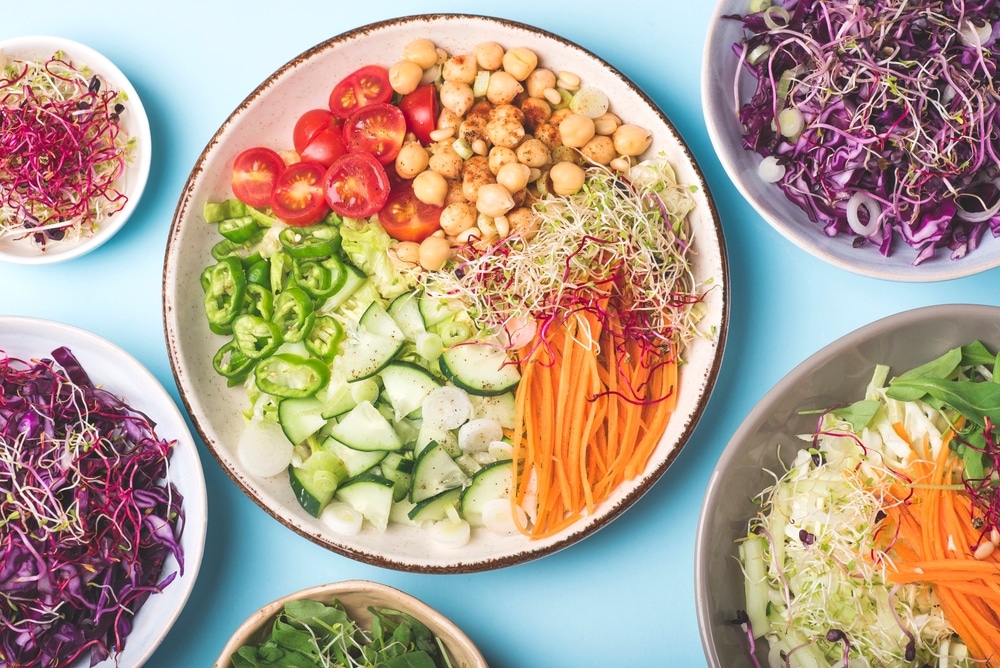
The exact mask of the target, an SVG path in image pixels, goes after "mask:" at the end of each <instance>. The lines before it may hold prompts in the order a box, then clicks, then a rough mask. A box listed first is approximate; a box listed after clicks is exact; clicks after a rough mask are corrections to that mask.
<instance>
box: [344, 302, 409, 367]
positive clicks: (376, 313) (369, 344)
mask: <svg viewBox="0 0 1000 668" xmlns="http://www.w3.org/2000/svg"><path fill="white" fill-rule="evenodd" d="M404 343H405V337H404V336H403V332H402V330H401V329H399V326H398V325H396V322H395V321H394V320H393V319H392V317H391V316H390V315H389V314H388V313H387V312H386V310H385V307H383V306H382V305H381V304H380V303H378V302H372V303H371V304H369V305H368V308H367V309H365V312H364V314H363V315H362V316H361V320H359V321H358V327H357V329H356V331H354V332H353V333H352V335H351V337H350V338H348V339H347V341H345V342H344V350H343V353H342V354H341V356H340V357H338V358H337V363H338V364H339V365H340V368H341V369H342V370H343V372H344V374H345V375H346V377H347V379H348V380H361V379H363V378H369V377H371V376H374V375H375V374H377V373H378V372H379V371H381V370H382V369H384V368H385V366H386V365H387V364H389V362H391V361H392V360H393V358H394V357H395V356H396V355H397V354H398V353H399V351H400V349H402V347H403V344H404Z"/></svg>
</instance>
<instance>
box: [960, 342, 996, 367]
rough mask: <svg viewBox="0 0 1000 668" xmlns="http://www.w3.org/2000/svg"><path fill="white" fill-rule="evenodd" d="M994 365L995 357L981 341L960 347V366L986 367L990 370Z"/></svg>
mask: <svg viewBox="0 0 1000 668" xmlns="http://www.w3.org/2000/svg"><path fill="white" fill-rule="evenodd" d="M996 364H997V356H996V355H994V354H993V353H991V352H990V351H989V349H988V348H987V347H986V345H985V344H984V343H983V342H982V341H973V342H972V343H969V344H966V345H964V346H962V363H961V366H963V367H970V366H986V367H990V368H991V369H992V368H994V367H995V366H996Z"/></svg>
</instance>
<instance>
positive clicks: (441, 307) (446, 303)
mask: <svg viewBox="0 0 1000 668" xmlns="http://www.w3.org/2000/svg"><path fill="white" fill-rule="evenodd" d="M417 307H418V308H419V310H420V316H421V317H422V318H423V320H424V327H433V326H434V325H436V324H438V323H439V322H444V321H445V320H447V319H448V318H450V317H451V316H453V315H455V314H456V313H458V312H459V311H462V310H463V307H462V303H461V302H460V301H458V300H456V299H449V298H448V297H431V296H429V295H428V294H427V293H426V292H424V293H421V295H420V297H419V298H418V299H417Z"/></svg>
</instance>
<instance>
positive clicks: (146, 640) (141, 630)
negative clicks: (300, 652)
mask: <svg viewBox="0 0 1000 668" xmlns="http://www.w3.org/2000/svg"><path fill="white" fill-rule="evenodd" d="M61 346H66V347H68V348H69V349H70V350H71V351H72V352H73V354H74V356H76V358H77V360H79V362H80V365H81V366H82V367H83V369H84V371H86V372H87V375H88V376H90V379H91V380H92V381H93V382H94V383H95V384H97V385H99V386H101V387H102V388H103V389H105V390H107V391H109V392H112V393H113V394H115V395H117V396H119V397H121V398H123V399H124V400H125V401H126V403H128V404H129V405H130V406H131V407H132V408H134V409H135V410H137V411H141V412H142V413H144V414H145V415H147V416H148V417H149V418H150V419H151V420H152V421H153V422H154V423H155V424H156V434H157V436H159V437H160V438H164V439H168V440H170V439H176V443H175V445H174V450H173V454H172V455H171V458H170V469H169V476H170V480H171V481H172V482H173V483H174V484H175V485H176V486H177V490H178V491H179V492H180V493H181V494H182V495H183V497H184V502H183V509H184V531H183V534H182V535H181V541H180V544H181V549H182V550H183V558H184V563H183V567H181V565H180V564H178V562H177V560H176V559H175V558H174V557H172V556H171V557H169V558H168V559H167V560H166V562H165V563H164V565H163V574H164V576H166V574H168V573H176V574H177V575H176V578H175V579H174V580H173V581H172V582H171V583H170V584H169V585H167V586H166V587H164V588H163V590H162V591H161V592H159V593H154V594H152V595H151V596H150V597H149V598H148V599H147V600H146V603H145V604H144V605H143V606H142V608H140V609H139V612H138V613H137V614H136V615H135V619H134V620H133V627H132V631H131V632H130V633H129V635H128V636H127V638H126V641H125V647H124V649H123V650H122V652H121V653H120V654H119V655H118V656H117V657H114V656H113V657H111V658H108V659H106V660H104V661H102V662H100V663H98V664H96V665H95V666H93V668H119V667H121V668H124V666H135V667H136V668H138V667H139V666H142V665H143V664H144V663H146V661H147V660H149V658H150V657H151V656H152V655H153V652H154V651H156V648H157V647H159V646H160V643H162V642H163V639H164V638H165V637H166V635H167V632H168V631H169V630H170V628H171V627H172V626H173V624H174V622H175V621H176V620H177V618H178V616H179V615H180V614H181V611H182V610H183V609H184V606H185V605H186V604H187V601H188V598H189V597H190V595H191V592H192V591H193V590H194V586H195V582H196V581H197V579H198V572H199V570H200V568H201V561H202V556H203V554H204V550H205V533H206V531H207V527H208V496H207V493H206V490H205V476H204V472H203V470H202V467H201V459H200V458H199V455H198V449H197V447H196V445H195V440H194V437H193V436H192V435H191V431H190V430H189V429H188V426H187V422H186V421H185V419H184V415H183V414H182V413H181V411H180V410H179V409H178V407H177V405H176V404H175V403H174V400H173V398H172V397H171V396H170V395H169V394H167V391H166V389H164V387H163V385H161V384H160V382H159V381H158V380H157V379H156V377H155V376H153V374H151V373H150V372H149V371H148V370H147V369H146V368H145V367H144V366H142V364H141V363H140V362H139V361H138V360H136V359H135V358H134V357H132V356H131V355H130V354H129V353H127V352H126V351H124V350H122V349H121V348H119V347H118V346H117V345H115V344H113V343H111V342H110V341H107V340H105V339H103V338H101V337H99V336H97V335H96V334H93V333H91V332H88V331H85V330H82V329H79V328H76V327H73V326H71V325H66V324H63V323H59V322H54V321H51V320H42V319H39V318H27V317H20V316H3V317H0V351H3V353H4V354H6V355H9V356H11V357H16V358H20V359H23V360H31V359H51V353H52V351H53V350H55V349H56V348H59V347H61ZM67 668H91V667H90V654H89V653H86V654H85V655H84V657H83V658H81V659H80V660H78V661H76V662H74V663H73V664H72V665H70V666H67Z"/></svg>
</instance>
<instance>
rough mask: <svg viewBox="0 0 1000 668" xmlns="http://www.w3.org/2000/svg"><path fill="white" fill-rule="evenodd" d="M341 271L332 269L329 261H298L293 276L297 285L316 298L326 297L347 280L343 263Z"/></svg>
mask: <svg viewBox="0 0 1000 668" xmlns="http://www.w3.org/2000/svg"><path fill="white" fill-rule="evenodd" d="M340 266H341V270H340V272H339V273H335V271H331V268H330V267H329V266H327V262H325V261H324V262H323V263H319V262H316V261H313V260H305V261H301V262H296V263H295V267H294V269H293V271H292V278H293V280H294V281H295V285H297V286H298V287H300V288H302V289H303V290H305V291H306V292H308V293H309V295H310V296H312V297H314V298H316V299H326V298H327V297H329V296H330V295H332V294H333V293H334V292H336V291H337V290H339V289H340V287H341V286H342V285H343V284H344V281H345V280H347V274H346V273H345V272H344V271H343V266H344V265H343V263H341V265H340Z"/></svg>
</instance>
